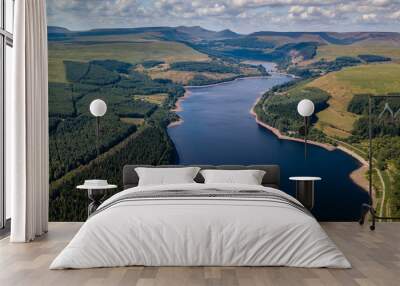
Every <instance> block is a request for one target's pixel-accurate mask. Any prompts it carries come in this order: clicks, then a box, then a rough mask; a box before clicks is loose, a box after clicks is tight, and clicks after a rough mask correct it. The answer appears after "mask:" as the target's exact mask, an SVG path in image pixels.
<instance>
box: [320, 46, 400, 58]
mask: <svg viewBox="0 0 400 286" xmlns="http://www.w3.org/2000/svg"><path fill="white" fill-rule="evenodd" d="M365 54H370V55H379V56H386V57H390V58H392V60H394V61H400V43H390V42H375V43H374V42H372V43H371V42H357V43H355V44H352V45H323V46H320V47H318V50H317V55H316V57H315V59H314V60H321V59H326V60H328V61H330V60H334V59H336V58H337V57H342V56H346V57H357V56H358V55H365Z"/></svg>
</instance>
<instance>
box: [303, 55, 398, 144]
mask: <svg viewBox="0 0 400 286" xmlns="http://www.w3.org/2000/svg"><path fill="white" fill-rule="evenodd" d="M399 78H400V64H397V63H385V64H370V65H362V66H357V67H351V68H346V69H344V70H341V71H339V72H334V73H330V74H327V75H325V76H323V77H320V78H318V79H316V80H314V81H313V82H311V83H309V84H308V86H312V87H318V88H320V89H322V90H325V91H327V92H328V93H330V94H331V96H332V98H331V99H330V100H329V102H328V103H329V105H330V106H329V108H328V109H326V110H324V111H322V112H320V113H318V114H317V116H318V118H319V121H318V124H317V127H319V128H320V129H321V130H323V131H324V132H325V133H327V134H328V135H330V136H339V137H347V136H348V135H350V132H351V130H352V128H353V123H354V121H355V120H356V119H357V116H356V115H355V114H353V113H350V112H347V106H348V104H349V102H350V100H351V99H352V97H353V95H354V94H360V93H371V94H387V93H391V92H399V91H400V81H399Z"/></svg>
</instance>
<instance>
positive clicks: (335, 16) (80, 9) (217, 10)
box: [47, 0, 400, 31]
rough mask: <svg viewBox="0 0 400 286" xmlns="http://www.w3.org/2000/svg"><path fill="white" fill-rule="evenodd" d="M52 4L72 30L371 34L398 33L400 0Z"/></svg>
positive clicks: (59, 21)
mask: <svg viewBox="0 0 400 286" xmlns="http://www.w3.org/2000/svg"><path fill="white" fill-rule="evenodd" d="M47 6H48V18H49V23H50V24H51V25H61V26H62V25H65V26H67V27H70V28H73V29H89V28H95V27H135V26H146V25H147V26H150V25H151V26H158V25H169V26H177V25H203V26H204V25H205V26H206V27H208V28H213V29H223V28H226V27H234V29H235V30H237V31H251V30H256V29H260V27H261V28H263V27H264V29H276V30H278V29H279V30H282V29H295V30H307V29H312V30H339V31H340V30H348V29H357V30H363V29H365V30H369V29H370V28H371V24H373V23H376V24H377V25H378V24H379V28H380V29H384V30H398V27H397V26H396V24H398V20H399V19H400V12H399V11H400V1H399V0H352V1H348V0H324V1H322V0H214V1H209V0H154V1H149V0H47ZM355 23H357V25H359V26H354V25H355ZM363 23H364V24H365V26H363V25H364V24H363ZM274 25H275V26H274Z"/></svg>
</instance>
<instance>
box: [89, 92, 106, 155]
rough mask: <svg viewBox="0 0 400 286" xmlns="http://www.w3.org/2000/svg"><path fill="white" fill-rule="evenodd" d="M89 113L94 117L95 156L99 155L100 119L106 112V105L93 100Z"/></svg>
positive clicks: (99, 100) (100, 101)
mask: <svg viewBox="0 0 400 286" xmlns="http://www.w3.org/2000/svg"><path fill="white" fill-rule="evenodd" d="M89 110H90V113H91V114H92V115H93V116H94V117H96V151H97V156H99V155H100V143H99V137H100V117H102V116H104V115H105V114H106V112H107V104H106V103H105V102H104V101H103V100H101V99H95V100H93V101H92V102H91V103H90V107H89Z"/></svg>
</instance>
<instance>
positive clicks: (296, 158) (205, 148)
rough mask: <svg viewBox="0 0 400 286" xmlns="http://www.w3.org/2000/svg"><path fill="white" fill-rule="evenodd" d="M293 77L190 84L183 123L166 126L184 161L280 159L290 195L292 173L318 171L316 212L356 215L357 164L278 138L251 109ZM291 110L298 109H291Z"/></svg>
mask: <svg viewBox="0 0 400 286" xmlns="http://www.w3.org/2000/svg"><path fill="white" fill-rule="evenodd" d="M289 80H290V77H288V76H285V75H278V74H273V75H272V76H271V77H269V78H248V79H241V80H237V81H233V82H229V83H225V84H221V85H215V86H209V87H192V88H188V90H189V91H190V92H191V95H190V96H189V97H188V98H187V99H185V100H184V101H183V102H182V108H183V111H181V112H179V115H180V116H181V118H182V119H183V120H184V122H183V123H182V124H181V125H178V126H175V127H171V128H169V129H168V132H169V135H170V136H171V138H172V140H173V142H174V143H175V146H176V149H177V151H178V156H179V163H180V164H244V165H248V164H278V165H280V166H281V189H282V190H283V191H285V192H287V193H289V194H291V195H293V194H294V192H295V185H294V183H293V182H291V181H289V180H288V178H289V177H290V176H304V175H307V176H319V177H322V179H323V180H322V181H321V182H317V183H316V193H315V195H316V201H315V207H314V209H313V211H312V212H313V214H314V215H315V216H316V217H317V218H318V219H319V220H335V221H346V220H357V219H358V218H359V213H360V206H361V204H362V203H363V202H367V200H368V197H367V194H366V192H364V191H363V190H362V189H361V188H359V187H358V186H357V185H355V184H354V183H353V182H352V181H351V179H350V178H349V174H350V173H351V172H352V171H353V170H355V169H357V168H358V167H359V163H358V162H357V161H356V160H354V159H353V158H352V157H350V156H348V155H347V154H345V153H343V152H342V151H339V150H336V151H328V150H325V149H323V148H320V147H316V146H312V145H309V146H308V157H307V160H305V158H304V144H302V143H299V142H293V141H287V140H280V139H278V138H277V137H276V136H274V134H273V133H271V132H270V131H268V130H266V129H265V128H263V127H261V126H259V125H258V124H257V123H256V122H255V121H254V117H253V116H252V115H251V114H250V113H249V111H250V109H251V107H252V105H253V104H254V102H255V101H256V99H257V98H258V97H259V96H260V95H261V94H262V93H264V92H265V91H267V90H268V89H270V88H271V87H273V86H275V85H278V84H282V83H285V82H287V81H289ZM293 112H297V111H296V110H293Z"/></svg>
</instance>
